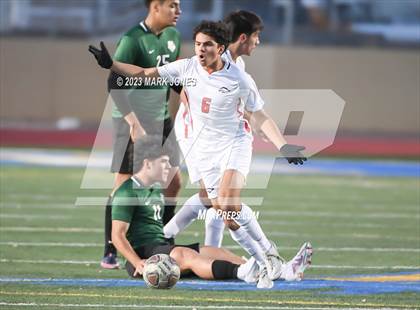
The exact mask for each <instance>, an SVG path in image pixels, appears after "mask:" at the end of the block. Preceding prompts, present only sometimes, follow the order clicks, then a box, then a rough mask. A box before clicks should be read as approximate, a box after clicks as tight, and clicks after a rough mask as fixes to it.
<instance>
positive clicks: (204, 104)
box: [201, 97, 211, 113]
mask: <svg viewBox="0 0 420 310" xmlns="http://www.w3.org/2000/svg"><path fill="white" fill-rule="evenodd" d="M210 103H211V98H207V97H204V98H203V100H202V101H201V112H203V113H209V111H210Z"/></svg>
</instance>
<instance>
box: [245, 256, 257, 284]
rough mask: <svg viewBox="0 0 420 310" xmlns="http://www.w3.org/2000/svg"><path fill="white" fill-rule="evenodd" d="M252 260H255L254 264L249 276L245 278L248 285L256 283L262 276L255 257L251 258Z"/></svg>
mask: <svg viewBox="0 0 420 310" xmlns="http://www.w3.org/2000/svg"><path fill="white" fill-rule="evenodd" d="M250 259H252V260H254V263H253V264H252V267H251V269H250V270H249V272H248V274H247V275H246V276H245V279H244V281H245V282H246V283H256V282H257V281H258V279H259V275H260V272H259V271H260V266H259V265H258V263H257V261H256V260H255V259H254V258H253V257H251V258H250Z"/></svg>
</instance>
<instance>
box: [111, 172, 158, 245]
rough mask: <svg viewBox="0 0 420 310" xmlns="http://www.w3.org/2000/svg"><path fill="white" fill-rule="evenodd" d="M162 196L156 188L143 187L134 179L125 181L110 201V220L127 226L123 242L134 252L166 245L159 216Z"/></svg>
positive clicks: (154, 186)
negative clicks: (125, 237) (139, 249)
mask: <svg viewBox="0 0 420 310" xmlns="http://www.w3.org/2000/svg"><path fill="white" fill-rule="evenodd" d="M163 208H164V196H163V194H162V190H161V187H160V185H159V184H155V185H153V186H151V187H143V186H142V185H141V184H140V183H139V182H138V181H137V180H136V179H135V178H134V177H131V178H130V179H128V180H127V181H125V182H124V183H123V184H122V185H121V186H120V187H119V188H118V189H117V191H116V192H115V194H114V197H113V200H112V220H119V221H123V222H126V223H129V224H130V226H129V228H128V231H127V240H128V242H130V244H131V246H132V247H133V248H134V249H135V248H137V247H139V246H144V245H154V244H155V245H158V244H164V243H166V241H165V238H164V234H163V224H162V213H163Z"/></svg>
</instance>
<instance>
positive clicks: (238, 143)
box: [193, 135, 253, 199]
mask: <svg viewBox="0 0 420 310" xmlns="http://www.w3.org/2000/svg"><path fill="white" fill-rule="evenodd" d="M252 140H253V138H252V135H242V136H239V137H236V138H234V139H233V140H232V141H231V142H229V143H228V144H227V145H226V147H225V148H224V151H222V152H211V151H209V150H208V149H207V150H199V151H198V150H196V152H195V155H197V159H196V161H195V162H194V164H195V167H196V168H197V169H198V172H199V175H200V179H202V180H203V182H204V185H205V187H206V190H207V195H208V197H209V198H210V199H215V198H217V197H218V193H219V183H220V181H221V179H222V176H223V173H224V172H225V170H237V171H239V172H240V173H241V174H242V175H243V176H244V178H246V177H247V175H248V173H249V168H250V165H251V159H252ZM193 149H194V148H193Z"/></svg>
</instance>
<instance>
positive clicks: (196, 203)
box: [163, 193, 207, 238]
mask: <svg viewBox="0 0 420 310" xmlns="http://www.w3.org/2000/svg"><path fill="white" fill-rule="evenodd" d="M200 210H202V212H205V211H206V210H207V209H206V207H205V206H204V205H203V203H202V202H201V199H200V196H199V195H198V193H197V194H195V195H193V196H191V197H190V198H188V200H187V201H186V202H185V203H184V205H183V206H182V207H181V209H179V211H178V212H177V213H175V215H174V217H173V218H172V219H171V220H170V221H169V222H168V223H167V224H166V225H165V227H163V233H164V234H165V238H174V237H175V236H176V235H177V234H178V233H179V232H180V231H182V230H184V229H185V228H186V227H187V226H188V225H190V224H191V223H192V222H193V221H194V220H195V219H196V218H197V217H198V215H199V213H200Z"/></svg>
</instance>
